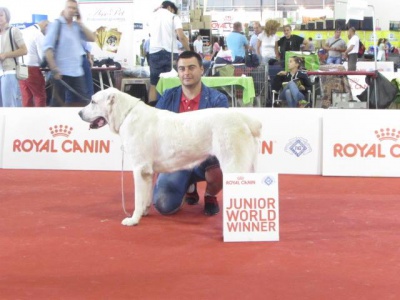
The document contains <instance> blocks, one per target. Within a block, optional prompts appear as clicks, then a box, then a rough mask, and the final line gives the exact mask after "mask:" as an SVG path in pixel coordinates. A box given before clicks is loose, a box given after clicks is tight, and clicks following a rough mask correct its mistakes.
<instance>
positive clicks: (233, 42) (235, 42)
mask: <svg viewBox="0 0 400 300" xmlns="http://www.w3.org/2000/svg"><path fill="white" fill-rule="evenodd" d="M242 31H243V27H242V23H240V22H235V23H233V31H232V32H231V33H230V34H229V35H228V36H227V37H226V44H227V46H228V49H230V50H231V51H232V56H233V63H244V62H245V57H246V50H247V49H248V46H249V42H248V41H247V39H246V37H245V35H244V34H243V33H242Z"/></svg>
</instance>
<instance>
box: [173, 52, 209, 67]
mask: <svg viewBox="0 0 400 300" xmlns="http://www.w3.org/2000/svg"><path fill="white" fill-rule="evenodd" d="M192 57H195V58H196V59H197V61H198V63H199V66H200V67H202V66H203V59H202V58H201V56H200V54H198V53H196V52H194V51H183V52H182V53H181V54H180V55H179V57H178V59H177V61H176V64H178V61H179V60H180V59H181V58H192Z"/></svg>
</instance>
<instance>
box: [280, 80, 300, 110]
mask: <svg viewBox="0 0 400 300" xmlns="http://www.w3.org/2000/svg"><path fill="white" fill-rule="evenodd" d="M305 98H306V97H305V96H304V94H303V93H302V92H300V90H299V88H298V87H297V84H296V83H295V82H294V81H289V83H288V84H287V85H286V86H285V87H284V88H283V90H282V92H281V93H280V94H279V99H281V100H286V101H287V104H288V106H289V107H297V106H298V103H299V101H300V100H303V99H305Z"/></svg>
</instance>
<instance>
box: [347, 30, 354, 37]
mask: <svg viewBox="0 0 400 300" xmlns="http://www.w3.org/2000/svg"><path fill="white" fill-rule="evenodd" d="M352 36H353V32H352V31H351V30H350V29H349V30H348V31H347V37H348V38H349V39H351V37H352Z"/></svg>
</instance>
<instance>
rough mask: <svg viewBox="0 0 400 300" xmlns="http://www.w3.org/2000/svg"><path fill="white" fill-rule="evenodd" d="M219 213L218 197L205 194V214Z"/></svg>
mask: <svg viewBox="0 0 400 300" xmlns="http://www.w3.org/2000/svg"><path fill="white" fill-rule="evenodd" d="M217 213H219V205H218V201H217V197H215V196H205V197H204V214H205V215H207V216H213V215H216V214H217Z"/></svg>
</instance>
